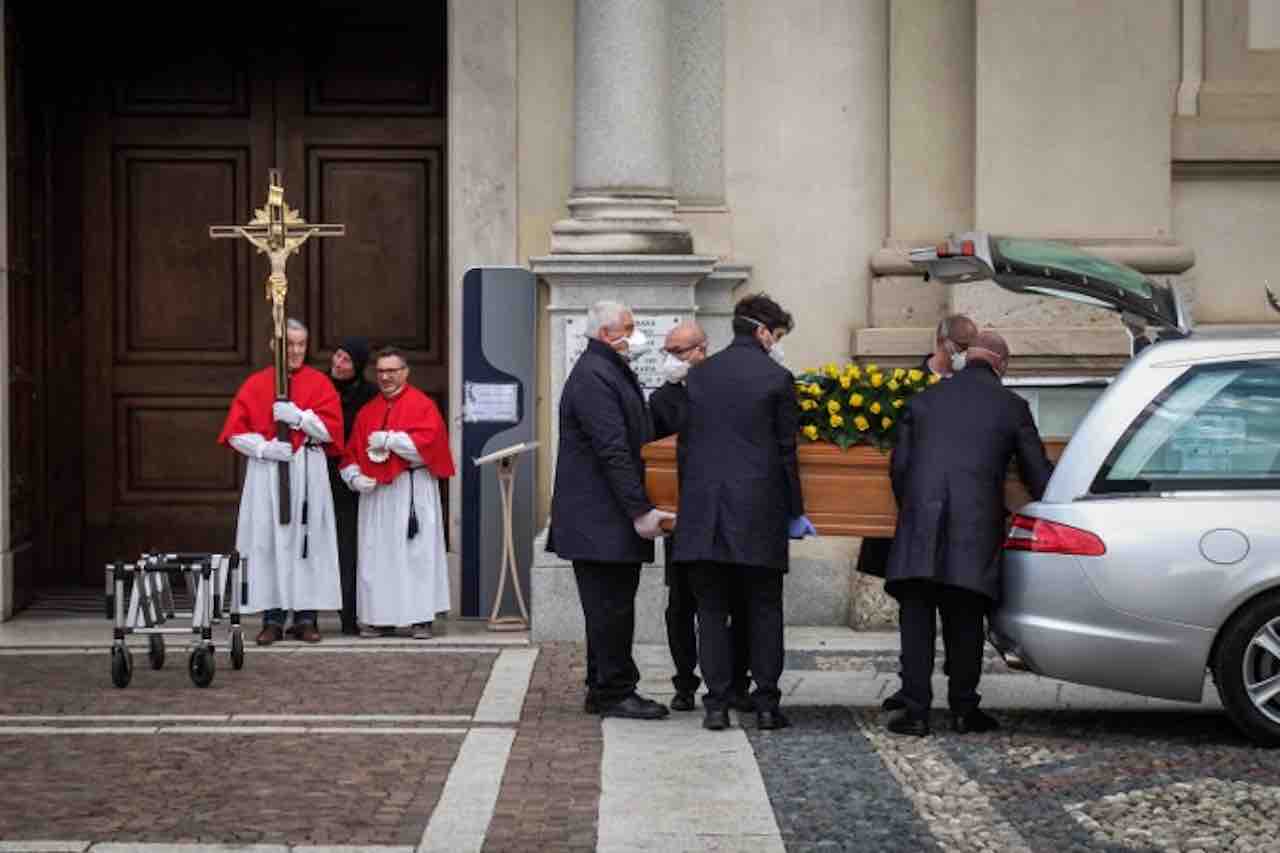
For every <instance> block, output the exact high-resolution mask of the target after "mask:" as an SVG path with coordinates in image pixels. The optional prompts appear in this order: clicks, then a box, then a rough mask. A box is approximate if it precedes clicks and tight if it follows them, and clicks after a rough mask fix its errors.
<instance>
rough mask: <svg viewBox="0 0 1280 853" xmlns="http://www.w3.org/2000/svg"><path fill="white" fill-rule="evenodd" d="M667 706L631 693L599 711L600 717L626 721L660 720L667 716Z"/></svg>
mask: <svg viewBox="0 0 1280 853" xmlns="http://www.w3.org/2000/svg"><path fill="white" fill-rule="evenodd" d="M667 713H668V711H667V706H666V705H663V704H660V703H658V702H655V701H653V700H652V699H646V698H644V697H643V696H641V695H640V694H639V693H632V694H631V695H630V696H627V697H626V698H625V699H622V700H621V701H618V702H614V703H613V704H612V705H610V706H608V707H607V708H603V709H601V711H600V716H602V717H624V718H626V719H628V720H661V719H662V718H663V717H665V716H667Z"/></svg>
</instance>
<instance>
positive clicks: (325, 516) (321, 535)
mask: <svg viewBox="0 0 1280 853" xmlns="http://www.w3.org/2000/svg"><path fill="white" fill-rule="evenodd" d="M263 442H265V439H264V438H263V437H262V436H260V435H256V434H253V433H247V434H242V435H236V436H233V437H232V438H231V441H230V443H231V446H232V447H234V448H235V449H236V450H238V451H240V453H242V454H243V455H244V456H245V457H247V459H248V462H249V465H248V469H247V470H246V471H245V477H244V491H243V492H242V493H241V494H240V517H239V520H238V521H237V522H236V550H237V551H239V552H240V553H241V554H244V555H246V556H248V558H249V566H248V570H247V572H246V574H245V576H246V578H247V579H248V581H249V605H248V606H247V607H246V608H245V610H246V611H247V612H249V613H256V612H258V611H260V610H270V609H272V608H281V609H284V610H341V609H342V581H341V576H340V575H339V573H338V527H337V522H336V520H335V518H334V513H333V493H332V492H331V491H330V490H329V466H328V465H327V464H326V462H325V456H324V451H323V450H322V449H321V448H319V447H316V446H308V445H303V446H302V447H300V448H298V449H297V450H296V451H294V454H293V459H292V460H291V461H290V462H289V497H290V516H289V517H290V521H289V523H288V524H280V520H279V518H280V516H279V507H280V498H279V494H280V482H279V475H278V474H276V467H277V465H278V464H279V463H277V462H274V461H271V460H268V459H259V458H257V448H258V447H259V446H261V444H262V443H263ZM304 457H305V459H304ZM303 500H306V502H307V524H306V525H305V526H304V525H303V524H302V503H303ZM304 533H305V534H306V540H307V556H306V557H305V558H304V557H303V556H302V542H303V535H304Z"/></svg>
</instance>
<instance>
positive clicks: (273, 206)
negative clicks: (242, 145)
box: [209, 169, 347, 524]
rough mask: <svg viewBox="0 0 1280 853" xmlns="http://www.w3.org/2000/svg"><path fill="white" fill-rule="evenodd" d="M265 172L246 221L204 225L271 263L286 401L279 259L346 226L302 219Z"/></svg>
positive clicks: (285, 480)
mask: <svg viewBox="0 0 1280 853" xmlns="http://www.w3.org/2000/svg"><path fill="white" fill-rule="evenodd" d="M267 174H268V179H267V183H268V187H267V204H266V206H265V207H261V208H258V209H257V210H255V211H254V212H253V213H254V215H253V219H251V220H250V221H249V224H247V225H210V226H209V236H210V237H212V238H214V239H215V240H218V239H225V238H228V237H243V238H244V239H246V240H248V241H249V243H250V244H252V245H253V247H254V248H256V249H257V250H258V251H259V252H261V253H262V254H264V255H266V256H267V260H268V261H270V262H271V275H270V276H268V277H267V301H268V302H270V303H271V319H272V326H273V341H272V342H273V344H274V346H273V352H274V353H275V372H276V400H288V399H289V366H288V356H287V350H286V344H287V338H286V335H285V311H284V303H285V298H286V297H287V296H288V295H289V280H288V279H287V278H285V274H284V264H285V261H287V260H288V259H289V256H290V255H293V254H296V253H297V251H298V250H299V249H301V248H302V244H303V243H305V242H307V240H308V239H310V238H311V237H341V236H343V235H345V234H346V233H347V228H346V226H345V225H314V224H312V223H309V222H305V221H303V219H302V217H301V216H299V215H298V211H296V210H294V209H293V208H291V207H289V206H288V205H286V204H285V203H284V186H283V185H282V184H281V183H280V170H279V169H271V170H270V171H269V172H268V173H267ZM276 437H277V438H279V439H280V440H281V441H288V440H289V427H288V425H286V424H284V423H277V424H276ZM277 470H278V472H279V475H280V489H279V492H280V523H281V524H288V523H289V521H290V515H291V513H290V509H289V507H290V496H289V463H288V462H281V463H280V464H279V466H278V468H277Z"/></svg>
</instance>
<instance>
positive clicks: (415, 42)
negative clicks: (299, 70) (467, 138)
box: [304, 3, 446, 118]
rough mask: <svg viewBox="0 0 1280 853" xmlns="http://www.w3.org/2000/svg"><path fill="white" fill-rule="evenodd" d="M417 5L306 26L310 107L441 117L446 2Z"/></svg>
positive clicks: (319, 112)
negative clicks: (378, 15) (387, 13)
mask: <svg viewBox="0 0 1280 853" xmlns="http://www.w3.org/2000/svg"><path fill="white" fill-rule="evenodd" d="M419 6H420V8H413V7H401V8H399V9H397V10H396V14H395V16H394V17H387V18H384V19H382V20H379V19H377V18H376V16H374V15H371V14H369V13H368V12H364V13H363V14H361V16H360V18H359V19H357V20H352V21H349V22H343V24H342V25H341V26H334V27H327V28H314V29H313V30H312V31H311V32H310V33H308V37H307V38H306V40H305V42H304V44H305V46H306V47H305V50H306V59H305V63H306V68H307V86H306V108H307V112H308V114H310V115H325V114H336V115H378V116H384V117H386V116H424V117H433V118H443V117H444V111H445V97H446V90H445V79H444V70H445V64H444V62H442V61H441V60H442V58H443V57H444V52H445V38H446V35H445V27H444V8H443V7H444V4H443V3H439V4H435V3H432V4H419ZM387 8H388V9H390V8H391V7H387ZM406 13H409V14H414V15H416V17H414V18H410V19H409V20H406V17H407V15H406Z"/></svg>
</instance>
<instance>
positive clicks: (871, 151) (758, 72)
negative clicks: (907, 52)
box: [724, 0, 888, 368]
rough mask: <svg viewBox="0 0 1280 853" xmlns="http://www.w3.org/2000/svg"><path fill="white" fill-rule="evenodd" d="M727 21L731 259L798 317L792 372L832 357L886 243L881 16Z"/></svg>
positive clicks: (779, 13) (747, 2)
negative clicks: (874, 258) (874, 256)
mask: <svg viewBox="0 0 1280 853" xmlns="http://www.w3.org/2000/svg"><path fill="white" fill-rule="evenodd" d="M725 16H726V33H727V38H726V50H725V134H724V139H725V143H724V144H725V168H726V196H727V201H728V206H729V209H730V215H731V217H732V232H733V249H734V259H735V260H736V261H738V262H740V263H748V264H751V265H752V267H753V270H752V273H751V283H750V287H751V289H753V290H765V291H767V292H769V293H770V294H772V295H773V296H775V297H776V298H777V299H778V301H779V302H781V303H782V305H783V306H784V307H785V308H787V309H788V310H790V311H791V312H792V313H793V314H794V315H795V319H796V326H797V328H796V334H795V336H794V337H793V338H791V339H789V340H788V341H787V356H788V363H789V364H790V366H792V367H793V368H799V367H804V366H806V364H807V363H810V362H817V361H819V360H821V361H826V360H829V359H833V358H841V357H842V356H843V355H844V354H845V353H847V352H848V343H849V336H850V331H851V330H852V329H853V328H854V327H856V326H861V325H864V323H865V317H866V305H867V298H866V295H867V287H868V282H869V278H870V272H869V267H868V259H869V258H870V257H871V255H872V253H873V252H874V251H875V250H876V249H878V248H879V247H880V244H881V242H882V241H883V240H884V237H885V235H886V232H887V194H888V116H887V113H888V101H887V92H888V7H887V3H886V2H883V1H882V0H841V1H840V2H837V0H788V2H785V3H779V2H776V0H734V2H732V3H727V4H726V5H725Z"/></svg>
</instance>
